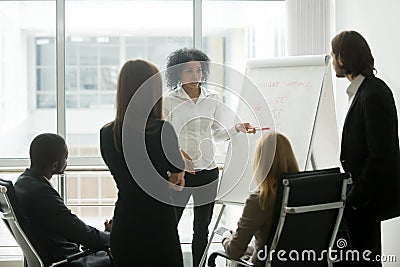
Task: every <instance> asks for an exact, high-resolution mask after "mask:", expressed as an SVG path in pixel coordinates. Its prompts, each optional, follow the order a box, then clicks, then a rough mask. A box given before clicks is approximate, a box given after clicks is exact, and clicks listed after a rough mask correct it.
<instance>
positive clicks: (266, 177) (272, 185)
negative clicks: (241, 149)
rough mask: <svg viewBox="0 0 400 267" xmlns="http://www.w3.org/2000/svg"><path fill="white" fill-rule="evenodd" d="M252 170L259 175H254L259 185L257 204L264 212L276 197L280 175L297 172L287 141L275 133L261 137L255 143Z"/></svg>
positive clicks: (297, 168)
mask: <svg viewBox="0 0 400 267" xmlns="http://www.w3.org/2000/svg"><path fill="white" fill-rule="evenodd" d="M274 149H275V155H273V159H272V164H271V159H270V158H271V157H270V155H271V154H272V153H273V152H274ZM270 166H271V167H270ZM269 167H270V168H269ZM254 170H255V173H256V174H257V173H258V174H259V175H256V179H257V180H258V183H259V186H258V189H259V203H260V208H261V209H262V210H264V209H265V207H266V204H267V203H268V202H269V200H272V199H274V198H275V197H276V190H277V185H278V178H279V177H280V176H281V174H282V173H289V172H298V171H299V166H298V164H297V160H296V157H295V156H294V153H293V149H292V146H291V145H290V142H289V140H288V139H287V138H286V137H285V136H284V135H282V134H280V133H276V132H275V133H269V134H266V135H263V136H262V137H261V138H260V140H259V141H258V143H257V147H256V152H255V157H254Z"/></svg>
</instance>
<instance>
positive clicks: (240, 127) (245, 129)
mask: <svg viewBox="0 0 400 267" xmlns="http://www.w3.org/2000/svg"><path fill="white" fill-rule="evenodd" d="M235 129H236V131H238V132H242V133H251V134H255V133H256V127H254V126H252V125H251V124H250V123H248V122H240V123H237V124H236V125H235Z"/></svg>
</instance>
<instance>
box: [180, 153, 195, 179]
mask: <svg viewBox="0 0 400 267" xmlns="http://www.w3.org/2000/svg"><path fill="white" fill-rule="evenodd" d="M181 154H182V158H183V160H184V161H185V171H186V172H188V173H191V174H193V175H195V174H196V173H195V171H194V163H193V161H192V158H191V157H190V156H189V154H188V153H186V152H185V151H183V150H182V149H181Z"/></svg>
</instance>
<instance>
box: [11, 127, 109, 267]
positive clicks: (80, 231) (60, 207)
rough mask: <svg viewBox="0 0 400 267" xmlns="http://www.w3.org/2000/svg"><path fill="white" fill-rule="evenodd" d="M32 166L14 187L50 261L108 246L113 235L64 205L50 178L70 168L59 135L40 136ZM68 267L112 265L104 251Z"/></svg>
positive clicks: (35, 141) (32, 150)
mask: <svg viewBox="0 0 400 267" xmlns="http://www.w3.org/2000/svg"><path fill="white" fill-rule="evenodd" d="M29 153H30V158H31V166H30V168H29V169H26V170H25V172H24V173H22V174H21V175H20V177H19V178H18V180H17V182H16V183H15V185H14V188H15V193H16V195H17V199H18V201H19V202H20V204H21V206H22V210H23V211H24V213H25V214H26V215H27V218H28V220H29V221H30V223H31V225H32V229H33V230H34V231H35V235H36V236H37V237H38V239H39V243H40V244H41V245H42V246H43V249H44V250H45V251H46V252H47V254H48V257H49V260H50V262H55V261H58V260H61V259H64V258H65V256H68V255H71V254H74V253H77V252H79V251H80V250H79V245H82V246H84V247H85V248H92V249H104V248H106V247H109V240H110V238H109V237H110V235H109V233H106V232H101V231H98V230H97V229H96V228H93V227H91V226H88V225H86V224H85V223H84V222H83V221H81V220H80V219H79V218H78V217H77V216H76V215H74V214H72V213H71V211H70V210H69V209H68V208H67V207H66V206H65V204H64V202H63V200H62V198H61V196H60V195H59V194H58V192H57V191H56V190H55V189H54V188H53V187H52V185H51V183H50V179H51V177H52V176H53V175H54V174H61V173H63V172H64V169H65V167H66V166H67V158H68V149H67V146H66V144H65V141H64V139H63V138H62V137H61V136H59V135H56V134H41V135H38V136H37V137H35V138H34V139H33V141H32V143H31V146H30V150H29ZM68 266H111V263H110V259H109V258H108V256H107V255H106V253H105V252H98V253H96V254H94V255H90V256H88V257H84V258H81V259H79V260H77V261H74V262H73V263H71V264H70V265H68Z"/></svg>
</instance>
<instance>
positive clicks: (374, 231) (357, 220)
mask: <svg viewBox="0 0 400 267" xmlns="http://www.w3.org/2000/svg"><path fill="white" fill-rule="evenodd" d="M344 226H345V228H346V230H347V236H348V239H349V240H347V241H349V242H347V243H348V244H347V246H346V247H345V248H343V252H342V253H343V254H342V255H343V256H342V257H344V258H343V259H342V261H341V262H339V263H335V264H334V266H335V267H382V263H381V261H380V256H381V254H382V242H381V222H380V220H379V219H377V218H376V217H375V216H373V214H371V213H370V212H368V211H367V210H365V209H364V210H356V211H354V210H353V209H352V208H351V207H346V209H345V213H344ZM338 238H340V237H338ZM338 238H336V240H338ZM349 250H351V251H353V252H354V251H357V253H356V254H354V255H358V256H359V257H358V258H356V257H355V256H351V253H350V252H349ZM346 252H347V254H348V255H347V256H346Z"/></svg>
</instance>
